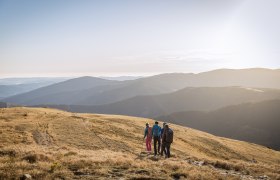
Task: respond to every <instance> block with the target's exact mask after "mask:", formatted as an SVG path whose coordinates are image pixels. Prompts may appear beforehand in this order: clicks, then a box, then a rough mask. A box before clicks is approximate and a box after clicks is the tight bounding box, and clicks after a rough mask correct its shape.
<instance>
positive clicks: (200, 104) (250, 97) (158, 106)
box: [49, 87, 280, 118]
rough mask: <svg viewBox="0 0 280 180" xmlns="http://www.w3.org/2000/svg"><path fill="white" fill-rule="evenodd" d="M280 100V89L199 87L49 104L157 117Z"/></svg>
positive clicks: (85, 110) (71, 108)
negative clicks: (109, 100)
mask: <svg viewBox="0 0 280 180" xmlns="http://www.w3.org/2000/svg"><path fill="white" fill-rule="evenodd" d="M270 99H280V90H278V89H277V90H274V89H251V88H242V87H196V88H184V89H182V90H179V91H176V92H173V93H168V94H161V95H150V96H137V97H133V98H129V99H126V100H123V101H119V102H116V103H112V104H106V105H100V106H79V105H72V106H63V105H49V107H55V108H59V109H64V110H67V111H72V112H90V113H104V114H122V115H130V116H139V117H149V118H154V117H158V116H163V115H168V114H171V113H174V112H179V111H190V110H202V111H203V110H205V111H208V110H215V109H218V108H222V107H224V106H228V105H234V104H241V103H245V102H258V101H263V100H270Z"/></svg>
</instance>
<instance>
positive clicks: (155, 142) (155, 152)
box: [154, 136, 157, 155]
mask: <svg viewBox="0 0 280 180" xmlns="http://www.w3.org/2000/svg"><path fill="white" fill-rule="evenodd" d="M154 154H155V155H157V137H156V136H155V137H154Z"/></svg>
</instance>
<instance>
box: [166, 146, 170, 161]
mask: <svg viewBox="0 0 280 180" xmlns="http://www.w3.org/2000/svg"><path fill="white" fill-rule="evenodd" d="M166 153H167V157H168V158H170V143H166Z"/></svg>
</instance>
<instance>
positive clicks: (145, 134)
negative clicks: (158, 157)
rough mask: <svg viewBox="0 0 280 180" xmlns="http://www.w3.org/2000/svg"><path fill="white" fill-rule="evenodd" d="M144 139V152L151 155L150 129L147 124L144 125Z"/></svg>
mask: <svg viewBox="0 0 280 180" xmlns="http://www.w3.org/2000/svg"><path fill="white" fill-rule="evenodd" d="M145 138H146V150H147V151H148V152H149V153H151V151H152V128H151V127H150V126H149V123H146V128H145V131H144V139H145Z"/></svg>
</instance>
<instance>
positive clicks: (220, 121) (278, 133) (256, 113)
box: [156, 100, 280, 150]
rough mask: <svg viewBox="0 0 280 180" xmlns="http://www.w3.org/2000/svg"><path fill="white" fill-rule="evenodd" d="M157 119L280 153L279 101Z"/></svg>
mask: <svg viewBox="0 0 280 180" xmlns="http://www.w3.org/2000/svg"><path fill="white" fill-rule="evenodd" d="M156 119H160V120H163V121H167V122H172V123H176V124H180V125H183V126H188V127H191V128H195V129H199V130H202V131H206V132H209V133H212V134H215V135H218V136H224V137H227V138H233V139H239V140H243V141H248V142H253V143H257V144H261V145H264V146H268V147H271V148H274V149H277V150H280V139H279V137H280V100H270V101H263V102H258V103H246V104H240V105H234V106H229V107H225V108H222V109H219V110H215V111H211V112H202V111H186V112H177V113H173V114H170V115H167V116H161V117H158V118H156Z"/></svg>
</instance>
